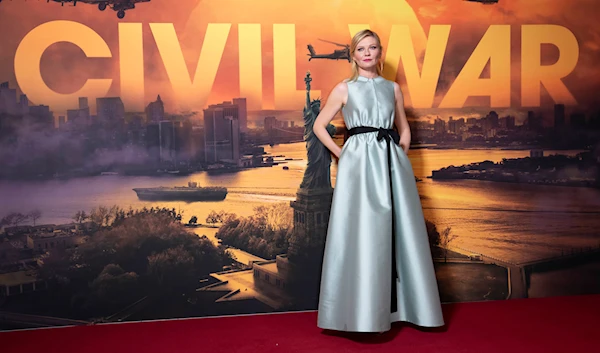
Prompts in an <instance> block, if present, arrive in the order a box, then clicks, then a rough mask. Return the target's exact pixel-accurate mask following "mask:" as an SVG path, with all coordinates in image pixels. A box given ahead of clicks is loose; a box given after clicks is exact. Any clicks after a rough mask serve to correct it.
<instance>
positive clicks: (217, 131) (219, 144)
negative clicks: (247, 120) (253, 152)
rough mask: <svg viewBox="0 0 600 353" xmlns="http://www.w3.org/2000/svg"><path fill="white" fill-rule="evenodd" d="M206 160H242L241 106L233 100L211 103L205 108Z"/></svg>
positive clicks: (234, 162)
mask: <svg viewBox="0 0 600 353" xmlns="http://www.w3.org/2000/svg"><path fill="white" fill-rule="evenodd" d="M204 146H205V148H204V149H205V160H206V162H207V163H211V162H219V161H224V162H230V163H233V164H236V165H237V164H238V162H239V160H240V124H239V108H238V106H237V105H235V104H232V103H231V102H223V103H221V104H213V105H210V106H209V107H208V108H207V109H204Z"/></svg>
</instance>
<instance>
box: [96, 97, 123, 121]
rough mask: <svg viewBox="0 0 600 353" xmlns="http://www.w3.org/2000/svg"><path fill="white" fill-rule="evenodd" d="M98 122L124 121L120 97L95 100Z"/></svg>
mask: <svg viewBox="0 0 600 353" xmlns="http://www.w3.org/2000/svg"><path fill="white" fill-rule="evenodd" d="M96 109H97V113H96V115H97V116H98V120H99V121H100V122H103V123H107V122H117V121H122V120H123V119H125V105H124V104H123V101H122V100H121V97H104V98H96Z"/></svg>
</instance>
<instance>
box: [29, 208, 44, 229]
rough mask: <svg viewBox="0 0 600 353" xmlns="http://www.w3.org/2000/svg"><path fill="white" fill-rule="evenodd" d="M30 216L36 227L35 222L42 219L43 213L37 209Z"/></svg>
mask: <svg viewBox="0 0 600 353" xmlns="http://www.w3.org/2000/svg"><path fill="white" fill-rule="evenodd" d="M28 216H29V217H30V218H31V219H32V220H33V226H34V227H35V222H36V221H37V220H38V219H40V218H41V217H42V211H40V210H38V209H35V210H33V211H31V212H29V215H28Z"/></svg>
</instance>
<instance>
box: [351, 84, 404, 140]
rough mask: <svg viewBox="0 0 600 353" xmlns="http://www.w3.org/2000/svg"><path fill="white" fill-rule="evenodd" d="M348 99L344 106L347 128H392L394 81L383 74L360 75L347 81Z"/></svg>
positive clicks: (394, 102)
mask: <svg viewBox="0 0 600 353" xmlns="http://www.w3.org/2000/svg"><path fill="white" fill-rule="evenodd" d="M346 83H347V85H348V99H347V102H346V104H345V105H344V106H343V107H342V114H343V116H344V122H345V123H346V128H347V129H351V128H353V127H357V126H372V127H376V128H385V129H391V128H392V127H393V126H394V118H395V105H396V101H395V96H394V83H393V82H392V81H389V80H386V79H385V78H383V77H381V76H377V77H375V78H367V77H364V76H358V78H357V79H356V81H347V82H346Z"/></svg>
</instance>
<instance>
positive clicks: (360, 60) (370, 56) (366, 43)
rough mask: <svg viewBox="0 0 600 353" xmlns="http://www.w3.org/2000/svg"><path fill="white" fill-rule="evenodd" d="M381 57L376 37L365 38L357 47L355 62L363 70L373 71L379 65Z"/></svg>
mask: <svg viewBox="0 0 600 353" xmlns="http://www.w3.org/2000/svg"><path fill="white" fill-rule="evenodd" d="M380 56H381V47H380V46H379V43H377V39H375V38H374V37H371V36H369V37H365V38H363V39H362V40H361V41H360V42H358V45H357V46H356V50H355V51H354V55H353V58H354V61H356V64H358V67H360V68H361V69H363V70H368V71H371V70H372V69H373V68H375V67H376V66H377V65H378V64H379V58H380Z"/></svg>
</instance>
